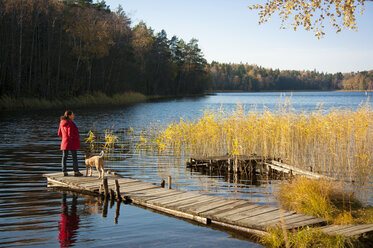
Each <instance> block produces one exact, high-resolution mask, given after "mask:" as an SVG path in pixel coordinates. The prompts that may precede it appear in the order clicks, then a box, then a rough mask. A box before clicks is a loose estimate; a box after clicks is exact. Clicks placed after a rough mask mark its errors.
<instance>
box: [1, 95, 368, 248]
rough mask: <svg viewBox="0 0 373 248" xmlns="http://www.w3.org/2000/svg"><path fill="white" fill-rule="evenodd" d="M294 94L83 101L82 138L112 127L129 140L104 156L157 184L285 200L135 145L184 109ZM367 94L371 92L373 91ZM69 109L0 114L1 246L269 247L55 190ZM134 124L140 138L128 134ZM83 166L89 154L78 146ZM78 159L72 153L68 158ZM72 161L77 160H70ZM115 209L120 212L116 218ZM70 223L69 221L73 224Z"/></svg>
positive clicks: (297, 104) (350, 98)
mask: <svg viewBox="0 0 373 248" xmlns="http://www.w3.org/2000/svg"><path fill="white" fill-rule="evenodd" d="M286 97H290V93H286V94H285V95H284V94H283V93H281V92H271V93H219V94H216V95H208V96H205V97H197V98H182V99H175V100H167V101H157V102H148V103H141V104H135V105H132V106H127V107H115V108H101V109H88V110H87V109H74V110H73V111H74V113H75V116H76V119H75V123H76V124H77V126H78V128H79V131H80V133H81V140H83V138H84V137H86V134H87V132H88V131H89V130H94V131H95V132H96V133H97V134H103V133H104V130H106V129H112V130H114V133H115V134H116V135H117V136H118V137H119V138H120V139H121V144H122V145H123V146H122V147H121V152H120V153H118V154H113V155H112V158H116V159H111V160H107V161H106V162H105V167H106V168H111V169H113V170H116V171H118V172H119V173H120V174H122V175H123V176H126V177H132V178H135V179H140V180H144V181H148V182H152V183H159V182H160V181H161V180H162V179H165V178H167V176H168V175H171V176H172V178H173V182H174V187H175V188H179V189H181V190H188V191H193V192H200V193H202V194H211V195H218V196H222V197H227V198H237V199H248V200H250V201H252V202H254V203H259V204H263V205H272V206H275V205H276V201H275V199H274V198H273V196H272V194H271V192H272V190H273V186H274V185H276V183H277V181H275V180H272V181H270V182H268V181H261V180H259V181H258V182H256V183H255V184H254V185H253V184H252V183H251V182H250V180H249V179H247V178H236V179H230V178H227V177H226V176H224V175H208V174H207V175H206V174H203V173H200V172H192V171H189V170H188V169H186V168H185V162H184V160H183V159H178V158H175V157H173V156H171V155H170V154H168V153H164V154H160V155H159V154H156V153H152V152H149V151H141V150H140V151H139V150H135V149H134V148H136V145H135V143H134V140H133V137H135V138H136V137H137V136H138V135H140V133H141V130H144V129H146V128H147V127H149V126H152V125H154V124H157V125H159V124H161V125H164V124H167V123H170V122H172V121H175V120H179V118H180V117H182V118H184V119H193V118H196V117H199V116H201V115H202V112H201V110H205V109H207V108H215V109H217V108H219V107H221V106H222V107H223V108H224V109H226V110H228V111H229V110H231V109H235V108H236V105H237V103H241V104H243V105H244V106H245V108H246V109H249V108H252V109H255V110H256V111H262V110H263V109H270V110H271V109H272V110H273V109H276V108H278V104H279V103H281V102H284V101H285V99H286ZM367 100H368V99H367V94H366V93H365V92H295V93H293V96H292V97H291V102H292V106H293V108H294V109H296V110H299V111H306V112H309V111H312V110H313V109H315V108H316V107H317V106H318V104H319V103H323V104H324V105H323V109H325V110H328V109H330V108H332V107H336V108H353V109H356V108H357V107H358V106H359V104H360V103H361V102H363V101H367ZM368 101H370V103H371V100H370V99H369V100H368ZM63 111H64V110H63V109H60V110H47V111H45V110H43V111H28V112H3V113H1V114H0V118H1V122H0V247H14V246H33V247H48V246H49V247H57V246H61V247H69V246H78V247H107V246H112V245H113V246H121V247H211V246H214V247H261V246H260V245H258V244H255V243H253V242H252V241H250V238H249V237H247V236H245V235H242V234H235V233H234V232H230V231H229V230H223V229H221V228H218V227H214V226H203V225H199V224H197V223H194V222H189V221H185V220H181V219H177V218H173V217H169V216H166V215H162V214H159V213H155V212H153V211H150V210H147V209H143V208H139V207H135V206H132V205H124V204H121V205H120V209H117V208H118V206H117V205H116V203H115V204H114V205H112V206H111V207H110V206H109V209H108V211H107V213H106V212H105V211H104V209H103V206H102V203H100V202H99V201H98V200H97V199H96V198H92V197H87V196H83V195H76V194H73V193H71V192H63V191H55V190H50V189H47V187H46V179H45V178H43V177H42V174H44V173H51V172H58V171H60V160H61V151H60V150H59V144H60V139H59V138H58V137H57V129H58V125H59V116H60V115H62V114H63ZM130 128H133V129H134V130H135V133H134V135H133V136H132V137H129V136H128V135H127V133H128V130H130ZM78 155H79V159H80V167H81V169H82V170H84V164H83V163H84V162H83V154H82V152H81V151H80V152H79V153H78ZM69 162H70V161H69ZM68 166H70V167H69V168H71V164H68ZM116 212H117V213H119V216H116ZM66 223H67V226H69V228H68V229H66Z"/></svg>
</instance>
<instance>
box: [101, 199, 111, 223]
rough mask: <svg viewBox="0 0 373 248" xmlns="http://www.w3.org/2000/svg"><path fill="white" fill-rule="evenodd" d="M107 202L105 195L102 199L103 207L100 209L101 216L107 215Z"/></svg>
mask: <svg viewBox="0 0 373 248" xmlns="http://www.w3.org/2000/svg"><path fill="white" fill-rule="evenodd" d="M108 204H109V199H108V198H107V197H105V199H104V207H103V209H102V217H104V218H106V217H107V210H108Z"/></svg>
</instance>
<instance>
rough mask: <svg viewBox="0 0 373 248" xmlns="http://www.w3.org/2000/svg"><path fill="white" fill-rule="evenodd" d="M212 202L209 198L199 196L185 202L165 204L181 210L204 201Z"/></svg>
mask: <svg viewBox="0 0 373 248" xmlns="http://www.w3.org/2000/svg"><path fill="white" fill-rule="evenodd" d="M208 200H211V199H210V198H209V197H208V196H205V195H199V196H198V197H193V198H188V199H184V200H178V201H173V202H169V203H167V204H165V205H166V206H167V207H168V208H172V209H180V206H185V205H193V204H197V203H200V202H203V201H208Z"/></svg>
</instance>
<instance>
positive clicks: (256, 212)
mask: <svg viewBox="0 0 373 248" xmlns="http://www.w3.org/2000/svg"><path fill="white" fill-rule="evenodd" d="M275 210H278V208H274V207H264V206H260V207H258V208H256V209H253V210H250V211H244V212H241V213H238V214H233V215H230V216H229V219H230V220H232V221H238V220H241V219H244V218H247V217H252V216H256V215H259V214H263V213H268V212H273V211H275Z"/></svg>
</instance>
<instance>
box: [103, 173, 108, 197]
mask: <svg viewBox="0 0 373 248" xmlns="http://www.w3.org/2000/svg"><path fill="white" fill-rule="evenodd" d="M102 184H103V185H104V195H105V197H107V196H108V195H109V186H108V184H107V178H106V177H105V178H103V179H102Z"/></svg>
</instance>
